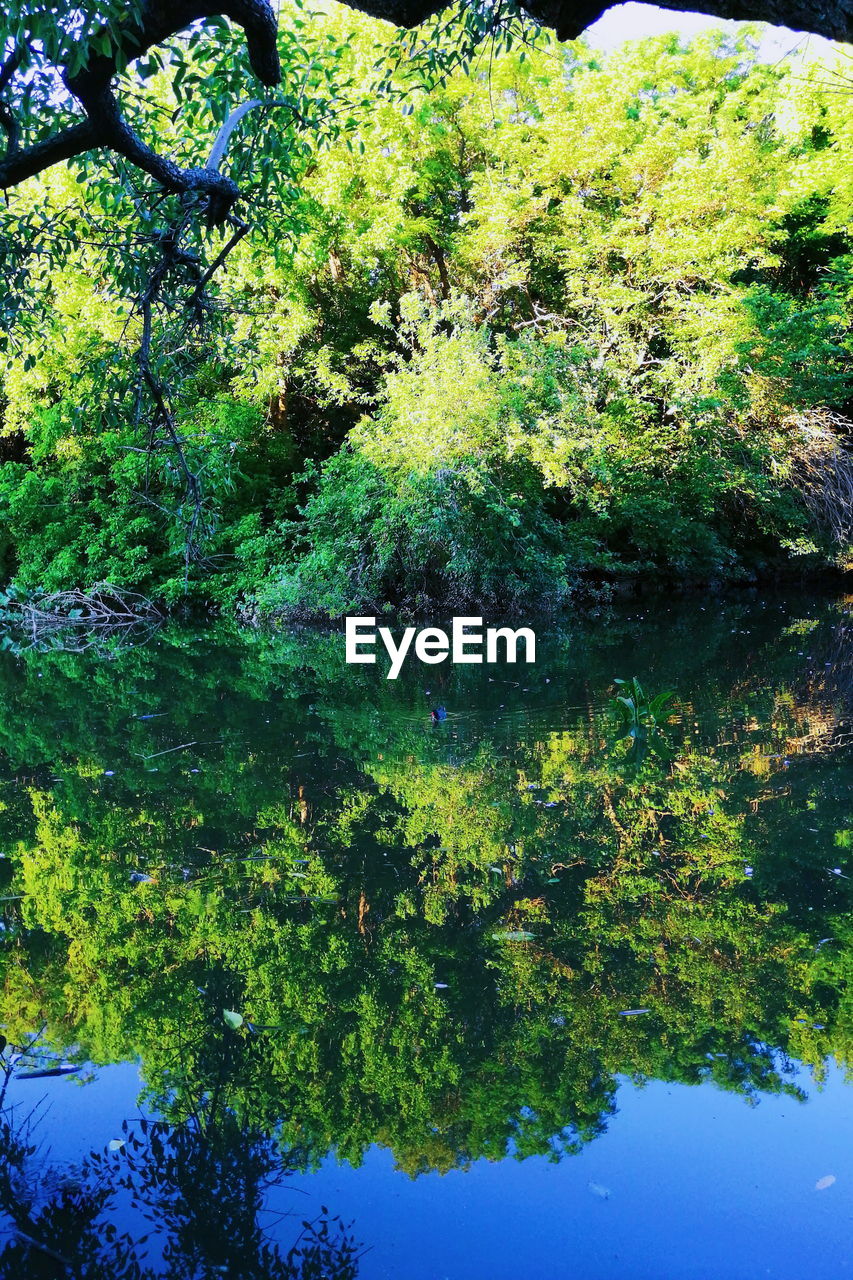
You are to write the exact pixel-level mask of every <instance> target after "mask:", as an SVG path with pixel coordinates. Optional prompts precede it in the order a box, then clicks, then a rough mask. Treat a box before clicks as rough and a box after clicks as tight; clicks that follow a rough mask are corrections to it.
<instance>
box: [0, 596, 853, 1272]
mask: <svg viewBox="0 0 853 1280" xmlns="http://www.w3.org/2000/svg"><path fill="white" fill-rule="evenodd" d="M631 677H637V678H638V679H639V681H640V682H641V684H642V689H643V691H644V697H642V698H641V697H640V696H639V695H638V694H637V691H636V690H634V691H633V696H629V697H628V702H629V704H630V705H629V706H627V707H626V706H625V705H624V704H622V706H623V711H624V715H623V714H622V713H621V712H618V711H617V709H616V708H615V707H614V705H613V703H612V699H613V697H614V695H615V694H616V693H617V692H620V691H621V692H622V693H623V695H624V694H625V693H626V686H621V687H620V688H617V687H616V686H614V680H615V679H617V678H619V679H625V680H627V679H630V678H631ZM668 690H672V691H674V697H673V699H672V700H671V701H670V702H668V703H667V704H666V705H665V706H664V707H663V708H662V709H661V707H660V703H658V704H657V706H658V715H657V721H658V723H657V724H656V725H655V724H652V723H651V720H650V716H649V714H648V713H649V709H650V707H652V706H653V705H654V704H653V702H652V700H653V698H654V697H655V695H658V694H663V693H664V692H666V691H668ZM0 698H2V709H3V713H2V720H0V855H1V856H0V897H2V903H0V906H1V907H2V922H1V923H0V942H2V953H0V954H2V1009H0V1026H2V1028H3V1039H4V1041H5V1048H4V1052H3V1054H2V1057H0V1065H2V1068H3V1069H2V1072H0V1090H1V1091H2V1116H0V1146H2V1151H0V1156H2V1161H1V1162H0V1232H2V1235H0V1276H2V1277H3V1278H4V1280H5V1278H6V1277H8V1278H9V1280H12V1278H13V1277H16V1278H18V1277H20V1278H28V1277H34V1278H35V1277H45V1278H50V1280H53V1278H54V1277H56V1278H63V1277H66V1276H72V1277H80V1278H81V1280H82V1278H85V1280H95V1278H101V1277H104V1278H107V1280H110V1278H112V1277H115V1278H116V1280H123V1278H124V1277H128V1280H130V1278H134V1277H145V1280H148V1278H149V1277H172V1278H174V1280H179V1278H180V1280H197V1278H198V1280H201V1278H202V1277H204V1278H205V1280H208V1278H209V1280H213V1278H214V1277H219V1276H230V1277H235V1278H237V1277H239V1278H240V1280H261V1278H263V1280H277V1278H278V1277H292V1278H294V1280H295V1278H296V1277H300V1278H301V1280H320V1278H321V1277H328V1278H334V1280H348V1278H351V1277H359V1278H360V1280H385V1278H388V1280H390V1278H391V1277H394V1278H397V1277H399V1278H400V1280H463V1278H464V1280H509V1278H510V1277H512V1278H513V1280H517V1278H518V1277H520V1276H525V1277H526V1276H531V1277H555V1278H559V1280H562V1278H563V1277H566V1280H569V1278H572V1280H610V1278H611V1277H613V1278H616V1277H625V1278H627V1280H646V1278H647V1277H648V1280H670V1278H671V1280H682V1278H683V1280H726V1278H727V1277H731V1278H733V1280H740V1278H741V1277H742V1278H743V1280H747V1278H749V1280H753V1278H755V1277H762V1276H770V1277H776V1278H777V1280H802V1278H804V1277H814V1278H815V1280H821V1278H822V1277H824V1276H826V1277H833V1278H835V1277H838V1276H839V1275H845V1274H849V1273H850V1272H851V1271H853V1084H851V1083H848V1082H847V1081H848V1076H849V1071H850V1064H851V1062H853V985H851V984H852V983H853V921H851V917H850V905H851V900H853V856H851V847H853V769H851V765H853V600H851V599H846V600H844V599H841V600H839V599H821V598H816V597H815V596H814V595H812V596H810V597H798V596H794V595H790V594H789V595H783V596H779V597H773V598H768V597H766V596H757V595H744V596H739V597H737V598H735V599H729V600H728V601H726V602H724V603H720V602H719V601H716V600H714V599H710V598H709V599H702V600H698V601H697V600H692V601H686V602H663V603H661V602H656V603H650V604H648V605H637V604H636V603H634V604H632V605H631V606H627V607H624V608H621V609H616V610H609V611H602V612H601V614H600V615H599V616H597V617H595V618H591V619H589V620H587V621H586V622H577V623H572V624H571V625H567V626H565V627H564V628H562V629H561V630H559V631H554V632H552V633H550V634H545V633H544V632H542V631H540V632H539V644H538V661H537V663H536V665H535V667H532V668H529V667H522V666H518V667H515V668H512V667H500V668H486V667H484V668H477V667H464V668H456V669H450V668H446V667H440V668H439V667H432V668H425V667H421V666H419V665H416V664H414V663H412V664H409V665H408V666H407V668H406V669H404V672H403V675H402V676H401V678H400V679H399V680H398V681H396V682H390V681H384V680H383V679H382V678H381V671H379V670H378V669H374V668H358V667H356V668H348V667H346V665H345V663H344V659H343V637H342V635H332V636H329V635H326V634H318V633H313V632H293V633H290V632H287V631H280V632H277V633H271V634H259V633H256V632H243V633H238V632H235V631H232V630H227V629H223V630H216V631H207V632H205V633H203V634H197V633H195V632H191V631H189V630H182V629H178V628H176V629H173V630H167V631H165V632H161V633H160V634H159V635H157V636H156V637H153V638H151V639H149V641H148V642H147V643H145V644H142V645H139V646H136V647H126V648H123V649H122V648H117V649H112V648H111V647H110V646H109V645H106V646H105V645H103V644H95V645H93V646H92V647H90V648H88V649H86V650H85V651H84V652H81V653H70V652H63V651H60V650H51V651H48V652H37V651H25V652H23V653H14V652H8V653H4V654H2V655H0ZM439 706H440V707H443V708H446V711H447V716H446V718H445V719H441V720H438V721H435V720H434V719H433V718H432V717H431V716H430V711H431V709H432V708H434V707H439ZM631 727H633V728H634V730H635V732H634V737H633V738H632V737H630V736H625V735H626V731H627V730H629V729H630V728H631Z"/></svg>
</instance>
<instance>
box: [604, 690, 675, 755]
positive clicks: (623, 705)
mask: <svg viewBox="0 0 853 1280" xmlns="http://www.w3.org/2000/svg"><path fill="white" fill-rule="evenodd" d="M613 683H614V684H615V685H616V687H617V688H618V689H619V690H620V692H619V693H618V694H617V695H616V697H615V698H611V699H610V707H611V711H612V712H613V715H614V717H615V719H616V722H617V727H618V730H619V732H618V740H619V741H621V740H622V739H623V738H631V740H632V743H631V746H632V750H634V751H635V752H636V754H637V756H638V757H640V756H642V754H643V752H644V750H645V746H646V744H647V743H648V739H649V735H650V734H651V733H653V732H654V731H655V730H656V729H657V728H658V724H659V722H660V720H662V719H664V718H665V715H666V713H667V708H668V706H669V704H670V703H671V702H672V700H673V698H674V697H675V692H674V690H672V689H667V690H665V691H664V692H663V693H657V694H655V695H654V697H652V698H650V697H649V696H648V695H647V694H646V692H645V690H644V689H643V686H642V685H641V684H640V682H639V680H638V679H637V677H636V676H632V677H631V679H630V680H614V681H613Z"/></svg>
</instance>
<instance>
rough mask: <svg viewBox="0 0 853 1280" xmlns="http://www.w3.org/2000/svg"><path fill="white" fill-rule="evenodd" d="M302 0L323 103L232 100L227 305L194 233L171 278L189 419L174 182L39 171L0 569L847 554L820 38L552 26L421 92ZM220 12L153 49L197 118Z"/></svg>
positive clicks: (273, 580)
mask: <svg viewBox="0 0 853 1280" xmlns="http://www.w3.org/2000/svg"><path fill="white" fill-rule="evenodd" d="M287 21H290V19H288V20H287ZM293 21H295V22H296V26H294V27H293V29H292V30H291V29H288V28H287V25H286V23H285V28H286V29H285V30H284V32H283V35H282V41H283V42H284V44H285V45H286V46H287V50H288V56H289V57H290V58H291V63H293V61H294V59H295V58H296V54H295V53H294V52H293V50H294V49H296V50H297V52H298V54H299V56H300V57H303V58H304V59H307V61H306V65H307V66H310V67H311V68H312V73H311V78H310V92H309V88H308V87H306V103H307V104H308V105H306V107H305V111H306V122H305V127H304V128H303V127H302V125H301V124H299V125H298V126H297V124H294V122H293V118H291V117H290V116H288V117H287V119H288V124H287V127H282V129H281V131H280V134H279V135H277V134H276V131H275V130H270V129H268V128H265V129H264V130H263V131H261V132H257V133H253V132H252V129H251V128H250V126H249V124H245V125H244V126H241V128H242V129H243V132H242V133H241V134H240V135H239V137H238V139H237V142H236V143H235V144H234V146H235V151H234V161H233V167H234V171H235V172H239V176H240V178H241V182H242V183H243V185H244V187H246V184H248V186H247V187H246V194H247V199H248V202H249V203H248V205H247V208H248V209H249V210H250V211H251V223H252V226H251V230H250V232H249V233H248V234H245V235H242V236H241V237H240V242H239V244H236V245H235V246H234V247H233V248H232V250H231V252H230V255H229V257H228V259H227V262H226V263H225V264H224V267H223V268H222V270H221V272H220V274H219V275H218V276H216V277H214V278H213V279H212V280H211V281H209V282H208V283H207V287H208V289H209V290H210V291H212V295H213V296H212V297H211V299H210V301H209V303H208V304H207V305H206V315H205V316H204V323H200V322H198V323H197V321H198V319H199V318H198V317H195V319H194V320H193V322H192V323H190V322H189V321H188V319H187V312H186V299H187V296H190V297H192V296H195V295H194V293H193V290H194V289H195V287H196V286H195V285H194V284H193V280H194V279H196V277H194V276H193V273H192V270H191V269H190V265H187V263H186V262H183V259H181V261H174V262H170V264H169V271H170V272H171V276H170V279H171V278H173V277H174V279H173V289H174V293H173V295H170V296H167V295H166V294H163V295H162V296H159V295H158V301H159V303H160V304H162V305H159V309H157V308H155V313H154V319H153V343H152V350H153V351H154V352H155V353H156V362H157V369H158V377H159V378H160V380H161V381H160V383H159V384H158V385H160V386H162V385H168V387H169V389H170V395H171V410H170V413H171V414H172V415H173V423H172V424H171V425H170V431H172V435H171V436H170V435H168V434H165V433H164V431H163V430H162V429H159V428H158V430H159V434H158V432H157V431H154V430H153V428H152V429H149V428H148V427H147V426H146V418H145V415H144V413H142V412H141V411H140V390H139V377H138V371H137V370H136V366H135V363H134V360H135V358H136V354H137V351H138V346H139V340H140V336H139V335H140V314H139V308H138V299H139V297H140V296H141V295H143V294H144V292H145V287H146V285H145V282H146V280H148V279H150V276H148V275H146V273H147V272H151V271H152V270H154V269H155V267H154V266H153V265H152V264H156V262H157V260H158V259H157V253H159V252H160V248H159V246H160V245H161V240H160V239H158V235H159V232H160V231H161V230H162V226H163V225H164V224H163V218H164V216H165V215H164V214H163V208H164V207H165V206H164V205H163V202H162V200H160V201H159V202H158V200H157V199H156V198H155V197H154V196H153V193H152V188H151V184H149V185H148V187H145V186H144V184H143V189H142V190H141V193H140V190H138V189H136V188H135V187H134V184H133V182H132V181H131V180H130V178H129V176H128V174H127V172H126V171H125V172H123V173H121V174H120V175H119V176H120V178H121V181H120V182H115V181H114V182H112V183H108V184H106V185H105V186H104V185H100V186H99V185H97V184H95V186H91V185H90V184H89V183H88V182H87V181H85V175H84V174H82V173H78V172H76V171H75V170H72V169H69V170H68V171H65V170H61V169H55V170H52V171H51V172H50V173H49V174H47V175H44V176H43V177H42V178H40V179H38V180H34V181H33V182H32V183H30V184H29V185H28V186H26V187H24V188H21V189H20V191H19V192H17V193H16V194H15V195H14V197H13V199H12V203H11V206H10V211H9V212H8V213H7V214H6V215H5V216H6V217H7V224H6V225H7V226H12V225H13V223H14V219H18V223H19V225H20V227H22V228H24V229H25V231H26V234H27V235H28V236H30V238H31V244H32V246H33V252H32V254H31V255H30V258H29V260H28V263H27V271H28V287H29V288H30V290H34V291H35V292H34V293H32V292H31V294H30V295H29V296H30V304H29V305H30V319H31V324H30V326H29V330H28V329H27V326H26V325H23V326H22V327H19V328H18V329H16V330H15V331H14V336H13V341H12V343H11V345H10V348H9V355H8V359H7V363H6V367H5V372H4V374H3V394H4V401H3V412H4V423H5V425H4V435H3V438H2V441H0V443H2V448H3V457H4V460H3V462H2V464H0V550H2V556H3V566H4V568H3V576H4V577H5V578H7V579H14V580H15V581H16V582H17V583H18V584H19V585H20V586H21V587H23V588H25V589H28V590H29V589H34V588H37V587H40V588H43V589H48V590H56V589H67V588H81V587H82V588H90V587H91V586H92V585H93V584H95V583H98V582H104V581H109V582H112V583H115V584H117V585H120V586H125V587H131V588H134V589H138V590H141V591H143V592H145V593H148V594H149V595H152V596H154V597H156V598H157V599H160V600H164V601H166V602H169V603H175V602H177V601H179V600H181V599H183V598H186V597H189V598H190V599H193V600H195V601H201V602H204V601H208V602H212V603H215V604H216V605H217V606H220V607H221V606H226V607H228V608H233V607H234V605H235V604H239V605H240V606H241V607H242V608H243V609H244V610H246V611H247V612H249V613H250V614H252V613H256V612H277V611H284V612H287V613H290V614H292V615H297V616H305V615H312V614H330V615H332V616H335V615H339V614H341V613H342V612H345V611H347V610H354V609H362V608H368V607H369V608H381V607H383V606H384V605H387V604H391V605H394V606H397V607H400V608H404V609H409V610H417V609H420V608H423V607H425V606H427V605H428V604H430V603H433V602H435V601H440V602H442V603H444V604H447V605H456V604H464V603H474V604H477V605H480V606H482V607H494V608H504V609H511V608H514V607H520V606H521V605H524V606H530V605H531V604H533V605H536V606H540V607H542V606H547V607H554V606H557V605H559V604H560V603H561V602H562V601H565V600H566V599H567V598H568V597H569V596H570V595H571V594H572V593H573V592H575V591H577V590H578V589H579V588H582V587H583V586H584V584H586V583H589V582H594V583H596V582H600V581H603V580H609V579H613V578H619V577H624V576H626V575H627V576H637V575H650V574H652V575H657V576H670V577H673V576H674V577H685V578H692V579H700V580H702V579H704V580H707V579H714V578H730V577H743V576H749V575H754V574H756V573H761V572H767V571H768V570H769V569H771V568H772V569H774V570H777V569H778V568H779V567H780V566H783V565H784V564H786V563H787V564H789V565H804V566H809V567H816V566H820V565H832V564H835V565H841V566H845V565H846V564H847V563H848V561H849V556H850V547H851V509H853V503H851V493H853V485H851V462H850V453H849V451H848V448H847V446H848V445H849V439H848V437H847V432H848V421H847V418H846V416H845V415H846V414H848V413H849V411H850V400H851V389H850V381H849V372H848V366H849V356H850V298H851V292H850V279H851V275H850V272H851V261H853V259H851V240H850V231H849V228H850V226H851V212H853V210H852V209H851V205H853V160H851V156H853V136H852V135H851V124H850V117H849V111H847V109H846V107H847V104H846V99H845V98H844V96H843V95H839V94H838V93H836V92H835V84H834V82H833V81H832V79H831V77H830V76H829V73H828V71H827V70H826V68H825V67H823V66H821V65H814V66H812V67H811V69H810V70H808V71H807V72H802V71H801V72H799V73H797V74H793V73H791V71H790V70H789V69H788V68H787V67H786V66H784V65H782V66H773V67H770V66H766V65H762V64H760V63H757V62H756V61H755V58H754V55H753V53H752V45H751V44H750V40H749V38H748V37H743V38H742V39H741V40H740V41H739V42H738V43H736V44H734V45H732V44H730V43H727V42H726V41H725V40H724V39H723V38H722V37H718V36H708V37H705V38H703V39H700V40H697V41H696V42H694V43H693V44H692V45H690V46H689V47H682V46H681V45H679V43H678V41H677V39H676V38H675V37H666V38H660V39H656V40H650V41H646V42H643V43H641V44H638V45H636V46H631V47H629V48H627V49H625V50H623V51H621V52H620V53H618V54H616V55H612V56H611V57H609V58H606V59H601V58H597V57H595V56H594V55H593V54H592V53H591V52H590V51H589V50H588V49H587V48H585V47H584V46H583V45H581V44H571V45H558V44H556V43H551V44H547V43H544V38H543V37H541V36H540V37H539V40H538V43H537V46H536V47H534V48H532V49H531V48H528V47H526V46H525V45H523V46H522V47H521V49H520V51H519V49H518V48H517V47H516V48H513V49H511V50H509V51H506V50H505V49H504V50H503V51H502V52H499V53H498V54H497V55H496V56H494V57H493V58H491V59H490V58H489V57H488V56H487V55H486V54H485V53H484V54H483V56H482V58H481V59H480V61H479V62H477V63H475V64H474V65H473V66H471V67H470V69H469V70H468V72H467V73H463V72H462V71H456V72H455V73H454V74H453V75H451V76H450V77H449V78H447V76H446V75H444V76H442V75H439V74H438V73H436V72H434V69H433V73H431V77H428V78H431V79H432V80H433V82H434V86H435V87H433V89H432V90H431V91H430V92H427V91H426V90H424V89H419V88H418V87H417V86H416V85H413V84H412V83H410V82H408V81H407V82H406V90H405V93H403V92H402V89H401V88H400V86H399V85H398V89H397V91H396V92H392V90H391V89H390V88H389V84H391V83H392V82H393V80H394V74H396V75H397V76H398V78H399V77H400V76H401V75H402V72H400V70H399V67H398V69H397V71H396V72H394V71H393V68H394V66H396V65H397V64H395V63H394V62H393V59H391V62H390V63H389V61H388V54H387V49H386V52H385V54H384V55H383V57H384V59H385V61H384V62H383V60H382V57H380V63H381V64H382V66H383V67H385V68H388V67H389V66H390V67H391V70H385V71H382V72H380V71H377V70H376V68H375V66H374V63H375V61H376V58H375V55H376V53H377V48H379V47H380V46H381V44H382V40H381V35H382V29H381V27H380V25H379V24H376V23H374V22H372V21H371V20H369V19H366V18H365V19H356V18H355V17H354V16H353V15H352V14H346V15H344V16H342V15H341V13H340V12H338V11H335V12H333V13H330V14H329V15H328V17H327V18H326V19H325V23H326V28H324V29H323V30H322V31H318V28H317V24H314V25H313V26H312V28H311V41H313V43H312V44H311V48H310V49H306V48H305V47H303V46H304V43H305V40H306V39H307V36H306V35H305V33H304V32H303V30H302V28H301V27H300V26H299V25H298V24H299V19H298V18H297V19H294V20H293ZM219 38H224V37H222V36H221V33H220V35H219V36H215V37H211V39H213V46H211V45H210V43H209V42H208V43H207V44H206V43H205V42H204V41H202V42H201V44H200V46H199V48H198V50H197V51H196V52H195V53H193V52H192V51H190V52H187V51H185V50H184V51H183V52H182V53H181V56H180V58H178V57H177V56H176V57H175V58H172V59H171V60H170V59H169V58H165V59H162V60H161V62H162V65H161V66H159V67H158V66H156V65H152V66H151V67H149V68H148V70H147V72H146V75H147V80H146V92H147V94H148V95H149V99H150V101H149V104H148V107H147V111H148V116H149V117H150V118H149V119H148V121H147V123H146V122H145V121H143V124H144V125H145V127H147V128H149V129H151V128H153V127H154V126H155V124H156V122H157V120H159V121H160V122H161V124H160V125H158V126H157V127H158V128H164V127H165V128H171V129H172V130H173V134H174V140H175V145H176V146H178V147H179V148H181V147H184V148H186V146H187V145H188V138H189V137H193V142H194V145H195V146H196V147H198V146H199V145H200V141H199V136H201V138H203V137H204V130H205V128H207V129H209V130H210V131H211V133H210V139H209V140H212V137H213V136H214V133H215V128H214V126H215V125H216V123H217V120H218V119H219V118H221V117H222V116H223V114H224V113H225V111H226V106H225V104H224V103H220V104H219V107H218V108H217V110H216V111H214V112H213V115H212V117H211V118H210V119H208V116H210V112H208V113H207V115H205V114H204V113H203V112H201V111H200V110H199V109H198V107H197V105H196V106H194V107H192V108H188V106H187V100H188V98H189V99H190V100H192V87H190V86H195V87H196V88H197V89H198V91H199V95H200V96H203V94H202V93H201V91H202V90H204V89H205V86H206V85H207V81H206V80H204V78H203V75H202V72H204V71H205V70H206V69H208V67H209V63H210V60H211V59H212V58H213V57H214V54H215V40H216V39H219ZM294 42H295V43H294ZM510 43H511V41H510ZM386 44H387V40H386ZM182 48H183V47H182ZM324 48H325V49H327V50H329V51H330V52H329V53H327V54H323V53H322V50H323V49H324ZM324 58H325V61H324ZM205 59H206V60H207V61H205ZM327 64H328V65H327ZM445 70H446V69H445ZM392 73H393V74H392ZM235 74H236V73H235ZM380 75H385V76H386V78H387V77H388V76H390V77H391V81H389V82H388V83H384V84H383V93H382V94H380V96H379V97H378V98H377V99H376V101H375V106H374V108H373V109H372V110H371V111H370V112H369V114H368V113H367V112H366V111H365V109H364V108H365V103H366V101H367V97H369V96H370V95H369V94H368V90H369V89H371V86H373V87H375V82H376V79H377V77H378V76H380ZM193 77H195V79H194V78H193ZM400 83H402V82H400ZM330 84H334V86H335V90H334V93H335V94H336V95H337V96H333V94H332V90H331V89H329V88H328V86H329V85H330ZM307 85H308V81H306V86H307ZM342 85H344V86H345V91H344V89H342V88H341V86H342ZM324 86H325V87H324ZM371 92H372V89H371ZM312 104H313V105H312ZM208 105H210V104H208ZM213 105H214V106H215V104H213ZM309 108H310V109H309ZM312 112H313V115H312ZM182 113H183V114H182ZM308 117H310V119H309V118H308ZM343 117H346V118H345V119H344V118H343ZM250 118H251V117H249V119H250ZM169 119H172V120H173V124H172V125H171V126H167V125H166V124H165V123H163V122H166V121H168V120H169ZM175 120H177V123H174V121H175ZM320 120H325V121H327V122H328V121H332V122H333V123H332V124H328V123H327V124H324V125H323V127H322V128H321V127H320V125H319V123H318V122H319V121H320ZM312 122H313V123H312ZM309 126H310V127H309ZM315 126H316V127H315ZM256 144H257V148H258V154H255V150H256ZM88 163H89V164H90V167H91V165H92V164H94V163H95V162H94V161H91V162H88ZM75 176H76V177H83V178H84V181H82V182H79V181H75V180H74V179H75ZM93 192H94V193H95V194H93ZM172 200H173V201H174V198H172ZM166 204H167V206H168V207H169V208H170V209H174V204H169V202H168V201H167V202H166ZM140 208H142V210H143V212H144V213H145V216H146V218H148V219H149V223H148V225H149V226H150V232H148V233H147V234H146V235H142V236H140V235H139V234H138V218H139V210H140ZM45 210H47V214H45ZM170 216H171V217H174V212H173V213H172V214H170ZM10 218H11V219H12V223H10V222H9V221H8V220H9V219H10ZM37 223H38V225H36V224H37ZM42 224H44V225H42ZM15 225H18V224H15ZM131 227H134V228H136V229H135V230H134V231H133V235H135V236H136V237H137V239H136V241H135V246H136V247H135V250H134V254H132V255H127V254H126V253H121V252H120V251H119V250H120V247H121V246H120V244H117V243H116V242H121V241H122V237H123V236H127V235H130V234H131V232H130V231H129V230H128V229H129V228H131ZM198 234H199V236H201V237H202V238H201V239H200V240H199V241H198V245H197V247H199V246H201V245H202V242H203V243H204V244H205V245H206V246H207V248H206V250H205V251H206V252H207V253H208V254H209V255H212V254H215V252H216V249H217V246H224V244H225V243H226V241H227V240H228V236H229V232H228V231H227V230H225V231H223V232H221V233H217V232H208V233H204V235H202V232H201V231H199V233H198ZM205 236H206V239H205ZM211 237H212V239H211ZM217 237H219V238H217ZM57 243H59V245H60V249H61V262H57V256H56V245H57ZM199 252H201V249H200V248H199ZM40 253H42V254H43V255H44V257H45V263H46V264H47V265H42V266H40V265H39V263H40V257H39V254H40ZM182 273H183V274H182ZM181 290H183V293H181ZM178 295H180V296H181V297H182V298H183V304H182V306H177V305H176V304H175V297H177V296H178ZM34 296H35V297H38V298H40V299H41V302H42V303H43V305H44V308H45V310H44V311H43V312H41V313H40V318H38V319H37V320H36V319H34V317H35V316H36V312H35V311H34V310H33V309H32V305H31V304H32V298H33V297H34ZM170 298H171V301H170ZM161 428H162V423H161ZM178 436H179V437H180V440H181V441H182V444H183V450H182V453H181V454H180V455H179V454H176V452H175V448H174V440H175V439H176V438H178ZM188 473H191V474H192V475H193V476H194V477H196V478H197V480H198V491H197V493H196V490H193V493H194V494H196V497H194V498H193V501H192V502H191V501H190V500H189V497H190V493H189V490H188V488H187V474H188Z"/></svg>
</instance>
